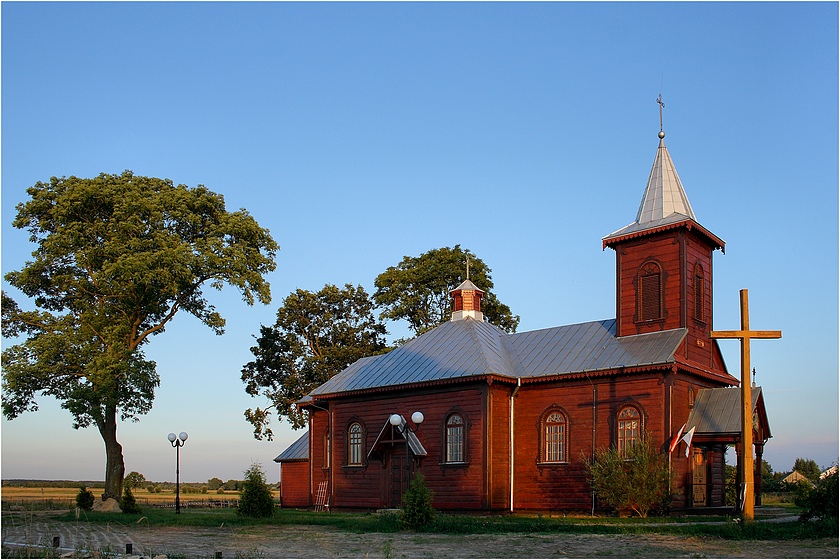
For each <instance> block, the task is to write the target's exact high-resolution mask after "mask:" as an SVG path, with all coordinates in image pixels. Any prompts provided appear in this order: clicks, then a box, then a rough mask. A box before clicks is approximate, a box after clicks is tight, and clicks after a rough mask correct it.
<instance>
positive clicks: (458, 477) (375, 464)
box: [315, 383, 487, 509]
mask: <svg viewBox="0 0 840 560" xmlns="http://www.w3.org/2000/svg"><path fill="white" fill-rule="evenodd" d="M485 406H487V385H486V384H485V383H481V384H474V385H471V386H469V387H468V388H464V386H463V385H459V386H458V388H452V389H441V388H439V389H437V390H436V391H432V390H416V391H413V392H412V393H407V392H405V393H389V394H388V395H387V396H381V397H377V396H372V395H365V396H360V397H358V399H355V400H350V399H346V400H344V399H342V400H336V401H334V402H333V403H332V408H333V418H334V423H335V428H334V430H333V438H334V446H333V453H334V461H333V463H334V470H335V472H334V473H333V484H334V486H335V488H334V494H333V496H334V501H333V504H334V507H354V508H355V507H358V508H380V507H384V506H385V504H386V502H387V495H386V493H387V483H388V482H387V477H388V476H389V473H388V472H387V469H386V465H385V462H384V461H383V460H378V459H371V460H370V461H369V462H367V464H366V465H365V466H363V467H348V466H345V465H346V463H347V458H346V454H347V438H346V430H347V427H348V426H349V424H350V423H351V422H352V421H359V422H361V423H362V424H363V426H364V449H365V450H366V452H367V451H369V450H370V449H371V446H372V445H373V443H374V442H375V440H376V437H377V436H378V435H379V432H380V430H381V429H382V427H383V426H384V425H385V423H386V422H387V421H388V417H389V416H390V415H391V414H394V413H398V414H402V415H403V416H405V417H406V418H410V416H411V414H412V413H413V412H415V411H420V412H422V413H423V415H424V416H425V420H424V422H423V423H422V424H421V426H420V427H419V429H418V431H417V437H418V438H419V439H420V441H421V442H422V443H423V446H424V447H425V448H426V451H427V452H428V455H427V456H426V457H425V458H424V459H422V463H421V467H420V470H421V472H422V473H423V475H424V476H425V478H426V484H427V486H428V487H429V488H430V489H431V490H432V492H434V494H435V497H434V502H433V505H434V507H436V508H438V509H478V508H481V507H482V506H483V505H484V504H483V497H484V494H483V491H484V488H485V484H486V483H485V476H484V460H485V434H484V429H483V421H482V419H483V417H484V414H485ZM453 412H458V413H459V414H461V415H462V416H463V417H464V418H465V423H466V426H465V427H466V430H465V435H466V458H467V461H466V462H465V463H464V464H460V465H457V466H453V465H445V464H444V461H443V459H444V458H443V450H442V440H443V432H444V422H445V420H446V418H447V417H448V416H449V414H451V413H453ZM412 426H413V424H412ZM315 444H316V446H318V441H316V442H315ZM404 450H405V447H404V446H400V447H399V448H398V452H399V453H400V454H403V453H404V452H405V451H404Z"/></svg>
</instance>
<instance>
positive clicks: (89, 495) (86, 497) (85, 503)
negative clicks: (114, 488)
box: [76, 486, 95, 511]
mask: <svg viewBox="0 0 840 560" xmlns="http://www.w3.org/2000/svg"><path fill="white" fill-rule="evenodd" d="M94 499H95V498H94V497H93V492H91V491H90V490H88V489H87V488H85V487H84V486H82V487H81V488H79V493H78V494H76V505H77V506H78V507H80V508H81V509H83V510H85V511H90V509H91V508H92V507H93V501H94Z"/></svg>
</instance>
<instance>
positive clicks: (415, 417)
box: [388, 411, 425, 489]
mask: <svg viewBox="0 0 840 560" xmlns="http://www.w3.org/2000/svg"><path fill="white" fill-rule="evenodd" d="M423 420H425V417H424V416H423V413H422V412H419V411H418V412H415V413H414V414H412V415H411V421H412V422H414V424H415V425H416V426H415V428H414V429H413V430H412V429H411V427H409V425H408V421H407V420H406V422H405V426H402V423H403V417H402V416H400V415H399V414H392V415H391V416H390V417H389V418H388V422H390V424H391V425H392V426H393V427H395V428H397V429H398V430H399V431H400V433H401V434H402V435H403V436H405V468H406V476H405V487H406V489H408V484H409V480H408V479H409V478H410V477H411V458H410V456H409V451H410V449H409V446H408V434H410V433H415V432H417V429H418V428H419V427H420V424H422V423H423Z"/></svg>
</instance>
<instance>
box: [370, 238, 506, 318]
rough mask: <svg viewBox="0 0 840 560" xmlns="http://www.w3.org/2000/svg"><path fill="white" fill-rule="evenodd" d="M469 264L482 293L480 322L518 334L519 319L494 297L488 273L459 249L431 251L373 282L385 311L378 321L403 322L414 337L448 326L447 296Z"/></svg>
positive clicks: (449, 305)
mask: <svg viewBox="0 0 840 560" xmlns="http://www.w3.org/2000/svg"><path fill="white" fill-rule="evenodd" d="M467 259H469V276H470V280H472V282H473V283H474V284H475V285H476V286H478V287H479V288H480V289H481V290H483V291H484V299H483V301H482V303H481V306H482V312H483V313H484V316H485V317H486V318H487V320H488V321H489V322H490V323H493V324H494V325H496V326H498V327H500V328H502V329H504V330H505V331H507V332H516V327H517V326H518V325H519V316H518V315H514V314H513V313H512V312H511V310H510V307H508V306H507V305H505V304H503V303H502V302H500V301H499V299H498V298H497V297H496V295H495V294H494V293H493V291H492V290H493V279H492V278H491V276H490V268H489V267H488V266H487V265H486V264H485V263H484V261H482V260H481V259H479V258H478V257H476V256H475V255H474V254H473V253H472V252H470V250H469V249H461V246H460V245H455V247H453V248H449V247H441V248H439V249H432V250H430V251H428V252H426V253H423V254H422V255H420V256H419V257H403V260H402V261H401V262H400V263H399V264H398V265H397V266H391V267H388V269H387V270H386V271H385V272H383V273H382V274H380V275H379V276H377V277H376V280H375V281H374V285H375V286H376V292H374V294H373V299H374V301H375V302H376V304H377V306H379V307H381V308H382V309H383V311H382V313H381V315H380V318H382V319H392V320H399V319H405V320H406V321H408V324H409V327H410V328H411V330H412V331H414V333H415V334H418V335H419V334H422V333H424V332H426V331H427V330H429V329H432V328H434V327H437V326H438V325H442V324H443V323H445V322H446V321H448V320H449V319H450V316H451V313H452V302H451V299H452V298H451V296H450V294H449V292H450V291H451V290H453V289H455V288H456V287H458V285H459V284H461V282H463V281H464V280H465V279H466V271H467Z"/></svg>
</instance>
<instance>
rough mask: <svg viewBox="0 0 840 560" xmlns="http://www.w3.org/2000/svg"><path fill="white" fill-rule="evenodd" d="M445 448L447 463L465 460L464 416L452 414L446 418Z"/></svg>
mask: <svg viewBox="0 0 840 560" xmlns="http://www.w3.org/2000/svg"><path fill="white" fill-rule="evenodd" d="M445 448H446V455H445V457H444V460H445V461H446V462H447V463H463V462H464V418H463V417H462V416H461V415H460V414H451V415H450V416H449V418H447V419H446V445H445Z"/></svg>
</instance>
